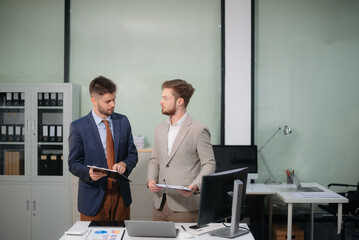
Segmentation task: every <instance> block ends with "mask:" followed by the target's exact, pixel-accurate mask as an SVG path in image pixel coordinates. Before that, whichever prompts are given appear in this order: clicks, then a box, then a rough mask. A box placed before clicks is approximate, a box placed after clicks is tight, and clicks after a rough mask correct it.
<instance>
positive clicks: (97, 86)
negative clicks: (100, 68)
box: [89, 76, 117, 97]
mask: <svg viewBox="0 0 359 240" xmlns="http://www.w3.org/2000/svg"><path fill="white" fill-rule="evenodd" d="M89 90H90V96H91V97H92V95H93V94H97V95H100V96H102V95H104V94H106V93H115V92H116V90H117V86H116V84H115V83H114V82H112V81H111V80H110V79H108V78H105V77H104V76H98V77H96V78H95V79H94V80H92V81H91V82H90V85H89Z"/></svg>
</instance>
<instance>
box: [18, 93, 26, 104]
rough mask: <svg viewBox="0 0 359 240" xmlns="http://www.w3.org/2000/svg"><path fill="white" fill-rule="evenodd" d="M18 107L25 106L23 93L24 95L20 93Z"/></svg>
mask: <svg viewBox="0 0 359 240" xmlns="http://www.w3.org/2000/svg"><path fill="white" fill-rule="evenodd" d="M19 105H20V106H24V105H25V93H24V92H21V93H20V100H19Z"/></svg>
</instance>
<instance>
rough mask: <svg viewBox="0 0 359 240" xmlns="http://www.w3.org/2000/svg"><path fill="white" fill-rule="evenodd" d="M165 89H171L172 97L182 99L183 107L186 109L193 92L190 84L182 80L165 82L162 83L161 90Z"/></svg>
mask: <svg viewBox="0 0 359 240" xmlns="http://www.w3.org/2000/svg"><path fill="white" fill-rule="evenodd" d="M165 88H171V89H173V90H174V93H173V95H174V96H175V98H176V99H178V98H183V99H184V105H185V107H187V105H188V103H189V100H190V99H191V97H192V95H193V93H194V91H195V89H194V88H193V87H192V85H191V84H189V83H187V82H186V81H184V80H182V79H174V80H169V81H165V82H164V83H162V90H163V89H165Z"/></svg>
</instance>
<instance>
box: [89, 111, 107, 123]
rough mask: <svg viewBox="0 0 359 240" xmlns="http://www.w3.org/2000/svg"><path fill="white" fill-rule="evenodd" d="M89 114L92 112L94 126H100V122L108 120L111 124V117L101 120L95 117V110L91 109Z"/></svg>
mask: <svg viewBox="0 0 359 240" xmlns="http://www.w3.org/2000/svg"><path fill="white" fill-rule="evenodd" d="M91 112H92V117H93V119H94V120H95V123H96V126H98V125H100V124H101V123H102V120H108V121H109V122H110V123H112V120H111V116H109V117H108V118H107V119H102V118H100V117H99V116H97V115H96V113H95V110H93V109H92V111H91Z"/></svg>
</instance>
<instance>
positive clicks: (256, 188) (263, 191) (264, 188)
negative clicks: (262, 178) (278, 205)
mask: <svg viewBox="0 0 359 240" xmlns="http://www.w3.org/2000/svg"><path fill="white" fill-rule="evenodd" d="M274 194H275V191H274V190H273V189H272V188H271V187H270V186H269V185H267V184H264V183H251V184H248V185H247V189H246V195H274Z"/></svg>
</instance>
